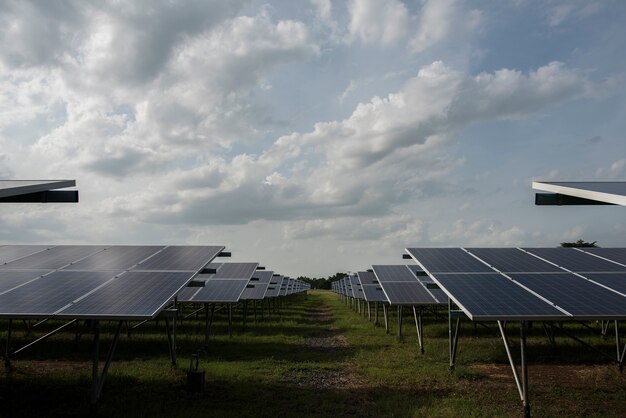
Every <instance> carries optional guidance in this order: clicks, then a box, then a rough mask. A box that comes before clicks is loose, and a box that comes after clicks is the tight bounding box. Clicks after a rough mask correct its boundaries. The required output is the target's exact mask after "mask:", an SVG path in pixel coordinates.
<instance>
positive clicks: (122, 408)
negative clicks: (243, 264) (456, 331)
mask: <svg viewBox="0 0 626 418" xmlns="http://www.w3.org/2000/svg"><path fill="white" fill-rule="evenodd" d="M240 315H241V313H240V311H239V312H237V315H236V316H235V319H236V320H237V321H238V322H237V324H236V326H235V332H234V335H233V337H232V338H229V337H228V335H227V330H226V322H225V317H224V315H223V314H222V313H220V316H218V318H217V321H216V323H215V327H214V330H215V335H214V336H213V337H212V338H211V341H210V347H209V349H208V352H203V353H201V360H200V368H202V369H204V370H205V371H206V386H205V391H204V392H203V393H201V394H188V393H187V391H186V388H185V384H186V371H187V368H188V364H189V358H190V355H191V354H192V353H193V352H195V350H196V349H197V348H199V347H201V346H203V343H204V336H203V321H202V320H195V319H188V320H185V321H184V322H183V323H182V324H181V325H180V326H179V329H178V349H179V352H178V358H179V366H178V367H177V368H174V367H172V366H171V365H170V360H169V354H168V349H167V337H166V335H165V329H164V325H163V323H162V322H161V323H160V324H158V325H157V324H156V323H148V324H145V325H143V326H141V327H139V328H137V329H136V330H134V331H133V332H132V334H131V336H130V337H127V336H126V335H122V336H121V337H120V340H119V344H118V347H117V350H116V354H115V357H114V361H113V363H112V365H111V368H110V370H109V376H108V378H107V381H106V384H105V386H104V391H103V393H102V397H101V398H100V401H99V404H98V408H97V410H96V411H95V412H92V414H93V415H95V416H103V417H105V416H107V417H108V416H115V417H200V416H202V417H206V416H217V417H222V416H223V417H245V416H255V417H270V416H272V417H308V416H318V417H326V416H359V417H361V416H388V417H412V416H446V417H447V416H450V417H461V416H463V417H466V416H469V417H472V416H516V415H520V413H521V404H520V401H519V396H518V394H517V389H516V387H515V383H514V381H513V378H512V375H511V370H510V367H509V365H508V361H507V359H506V353H505V351H504V348H503V346H502V343H501V340H500V338H499V335H498V333H497V328H496V327H495V326H493V325H490V329H486V328H483V327H478V328H477V329H474V327H473V325H472V324H471V323H469V322H466V323H464V325H463V328H462V334H461V338H460V342H459V344H460V345H459V352H458V356H457V369H456V371H455V372H454V373H450V372H449V371H448V367H447V364H448V328H447V318H446V317H445V315H444V316H440V317H439V318H438V319H435V317H434V316H432V315H430V316H427V317H426V318H425V322H424V334H425V340H424V342H425V349H426V352H425V354H420V353H419V350H418V348H417V338H416V337H415V332H414V326H413V323H412V322H411V320H410V319H409V317H408V316H407V318H406V319H405V322H404V329H403V331H404V337H402V339H398V338H397V337H396V336H395V333H396V330H395V328H392V330H391V334H390V335H386V334H385V330H384V327H380V326H379V327H376V326H374V325H373V324H372V323H371V322H369V321H368V320H367V319H366V318H364V317H362V316H359V315H358V314H357V313H355V312H354V311H352V310H351V309H350V308H349V307H348V306H346V305H345V304H344V303H343V302H341V301H340V299H339V297H338V296H337V295H335V294H333V293H331V292H328V291H311V292H309V295H308V296H306V297H305V296H297V297H295V298H293V299H292V300H291V301H289V302H288V304H286V305H285V306H284V307H283V308H281V309H280V312H276V313H272V315H271V317H270V318H267V316H266V317H265V318H264V320H263V321H260V320H259V321H258V322H257V323H256V324H254V323H253V322H252V321H249V322H248V325H247V327H246V330H245V331H242V330H241V321H240V318H241V316H240ZM391 323H392V325H395V318H392V319H391ZM44 325H45V326H42V327H41V328H42V329H37V332H36V335H35V336H39V335H42V334H43V333H44V332H45V331H46V327H48V328H47V329H52V327H53V326H54V324H53V323H50V324H44ZM0 326H1V327H2V329H3V332H2V334H1V335H0V337H1V338H3V339H4V338H6V332H5V330H6V323H5V322H2V323H0ZM567 327H568V328H569V329H570V331H572V332H575V333H576V335H578V336H579V337H581V338H582V339H584V340H585V341H587V342H589V343H591V344H593V345H594V346H595V347H596V348H598V349H600V350H603V351H605V352H606V353H608V354H610V355H614V353H615V345H614V338H608V339H607V340H603V339H601V338H600V337H599V336H598V335H597V333H594V332H593V331H591V330H588V329H586V328H583V327H581V326H578V325H567ZM598 329H599V327H598ZM113 332H114V324H109V325H106V324H103V332H102V337H101V338H102V342H103V346H102V349H101V351H102V352H103V358H104V355H105V354H106V349H107V348H108V342H110V339H111V336H112V334H113ZM509 332H510V335H511V336H512V337H514V336H515V335H517V333H516V329H515V327H514V326H511V327H510V331H509ZM612 335H613V334H611V336H612ZM32 339H33V336H30V337H26V336H25V333H24V332H23V331H22V330H21V329H19V328H18V329H17V330H16V331H15V334H14V346H19V345H22V344H25V343H27V342H29V341H31V340H32ZM511 340H512V342H513V343H514V342H515V339H514V338H512V339H511ZM513 351H514V353H515V354H517V353H518V352H517V345H516V344H513ZM516 358H517V357H516ZM528 360H529V363H530V366H529V382H530V399H531V404H532V411H533V414H534V415H536V416H626V375H624V374H620V373H619V371H618V368H617V366H616V365H615V364H614V363H611V362H610V360H609V359H607V358H604V357H601V356H599V355H598V354H597V353H595V352H593V351H592V350H589V349H588V348H586V347H584V346H582V345H579V344H578V343H576V342H574V341H572V340H570V339H567V338H564V337H557V339H556V347H552V346H551V345H550V344H549V342H548V340H547V338H546V337H545V334H544V332H543V330H542V329H541V327H539V326H535V327H533V328H532V329H531V330H530V335H529V338H528ZM0 369H1V370H2V371H1V372H0V397H1V400H0V416H2V417H5V416H6V417H34V416H59V417H61V416H63V417H67V416H85V415H89V413H90V408H89V394H90V387H91V335H90V334H89V333H87V334H85V335H84V336H83V338H82V339H81V340H80V341H79V342H78V343H75V341H74V333H59V334H57V335H55V336H53V337H51V338H50V339H48V340H46V341H44V342H42V343H41V344H39V345H36V346H34V347H33V348H32V349H30V350H29V351H27V352H24V353H23V354H20V355H19V356H18V357H16V358H15V359H14V362H13V366H12V368H11V369H10V370H6V369H4V368H0Z"/></svg>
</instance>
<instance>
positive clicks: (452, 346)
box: [448, 298, 461, 372]
mask: <svg viewBox="0 0 626 418" xmlns="http://www.w3.org/2000/svg"><path fill="white" fill-rule="evenodd" d="M452 316H453V313H452V300H450V298H448V350H449V353H450V364H449V369H450V371H451V372H452V371H454V365H455V362H456V351H457V347H458V343H459V330H460V328H461V327H460V325H461V317H460V316H458V315H456V325H455V327H454V332H453V331H452Z"/></svg>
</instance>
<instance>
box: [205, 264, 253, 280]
mask: <svg viewBox="0 0 626 418" xmlns="http://www.w3.org/2000/svg"><path fill="white" fill-rule="evenodd" d="M258 265H259V263H224V264H222V266H221V267H220V268H219V269H218V270H217V273H215V278H216V279H249V278H250V277H252V275H253V274H254V272H255V271H256V268H257V266H258Z"/></svg>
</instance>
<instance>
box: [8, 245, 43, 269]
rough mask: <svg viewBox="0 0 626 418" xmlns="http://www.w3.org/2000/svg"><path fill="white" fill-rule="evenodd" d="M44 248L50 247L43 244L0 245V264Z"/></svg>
mask: <svg viewBox="0 0 626 418" xmlns="http://www.w3.org/2000/svg"><path fill="white" fill-rule="evenodd" d="M46 248H50V247H47V246H45V245H4V246H2V247H0V265H1V264H5V263H8V262H9V261H13V260H18V259H20V258H22V257H26V256H29V255H31V254H34V253H38V252H39V251H43V250H45V249H46Z"/></svg>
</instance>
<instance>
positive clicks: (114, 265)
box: [65, 245, 163, 270]
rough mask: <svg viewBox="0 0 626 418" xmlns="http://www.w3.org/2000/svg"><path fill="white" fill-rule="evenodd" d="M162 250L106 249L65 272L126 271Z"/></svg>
mask: <svg viewBox="0 0 626 418" xmlns="http://www.w3.org/2000/svg"><path fill="white" fill-rule="evenodd" d="M162 248H163V246H160V247H159V246H131V245H124V246H113V247H107V248H106V249H105V250H104V251H100V252H98V253H96V254H94V255H91V256H89V257H87V258H85V259H83V260H81V261H79V262H77V263H74V264H72V265H71V266H68V267H66V268H65V270H127V269H129V268H131V267H133V266H134V265H135V264H137V263H139V262H141V261H143V260H145V259H146V258H148V257H150V256H151V255H153V254H155V253H156V252H157V251H159V250H160V249H162Z"/></svg>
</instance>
